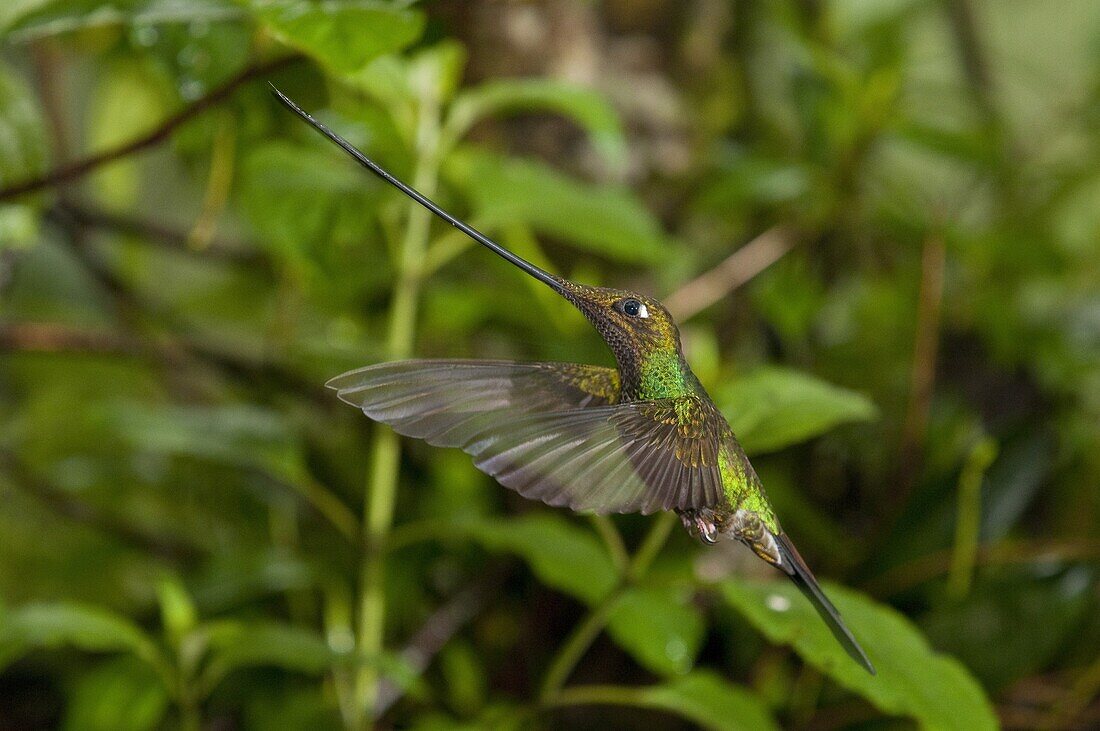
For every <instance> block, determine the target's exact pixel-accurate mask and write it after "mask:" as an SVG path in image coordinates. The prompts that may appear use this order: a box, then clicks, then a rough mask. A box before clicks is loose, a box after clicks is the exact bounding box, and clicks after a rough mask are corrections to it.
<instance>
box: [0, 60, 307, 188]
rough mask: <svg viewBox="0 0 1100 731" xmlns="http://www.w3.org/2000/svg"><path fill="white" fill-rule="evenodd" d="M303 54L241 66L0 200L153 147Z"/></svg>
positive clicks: (86, 172)
mask: <svg viewBox="0 0 1100 731" xmlns="http://www.w3.org/2000/svg"><path fill="white" fill-rule="evenodd" d="M302 58H303V56H301V55H299V54H294V55H290V56H283V57H281V58H277V59H275V60H273V61H267V62H265V63H261V64H258V65H256V66H250V67H249V68H246V69H244V70H243V71H241V72H240V73H238V74H237V75H236V76H234V77H233V78H231V79H230V80H229V81H227V82H225V83H224V84H222V85H221V86H219V87H218V88H217V89H215V90H214V91H212V92H210V93H209V94H207V95H206V96H203V97H200V98H199V99H196V100H195V101H194V102H192V103H191V104H189V105H187V106H186V107H184V108H183V109H181V110H180V111H178V112H177V113H176V114H174V115H172V116H171V117H169V118H167V119H165V120H164V121H163V122H161V123H160V124H159V125H158V126H157V127H156V128H154V129H152V130H150V131H149V132H147V133H146V134H144V135H142V136H140V137H137V138H135V139H133V140H130V141H129V142H126V143H123V144H121V145H119V146H117V147H112V148H111V149H109V150H104V151H103V152H100V153H96V154H94V155H90V156H89V157H86V158H84V159H83V160H77V161H76V162H73V163H68V164H65V165H62V166H60V167H58V168H54V169H53V170H50V171H47V172H46V173H44V174H42V175H40V176H38V177H37V178H31V179H30V180H25V181H23V182H21V183H15V184H14V185H10V186H8V187H6V188H0V201H4V200H8V199H10V198H15V197H16V196H20V195H24V194H26V193H32V192H35V191H38V190H42V189H43V188H48V187H51V186H54V185H59V184H61V183H66V182H69V181H71V180H74V179H76V178H79V177H82V176H84V175H87V174H88V173H90V172H91V171H93V170H95V169H96V168H99V167H102V166H103V165H106V164H108V163H111V162H114V161H115V160H118V159H120V158H123V157H126V156H127V155H132V154H133V153H135V152H140V151H142V150H144V149H146V148H149V147H153V146H155V145H157V144H159V143H161V142H163V141H165V140H166V139H168V138H169V137H170V136H171V134H172V133H173V132H175V131H176V129H177V128H178V127H179V126H180V125H182V124H184V123H185V122H187V121H189V120H191V119H192V118H194V117H196V116H198V115H200V114H202V113H203V112H205V111H207V110H208V109H210V108H211V107H214V106H216V105H217V104H219V103H221V102H222V101H223V100H224V99H226V98H227V97H229V96H230V95H231V94H232V93H233V92H235V91H236V90H237V88H238V87H240V86H242V85H244V84H246V83H248V82H249V81H252V80H253V79H255V78H256V77H258V76H263V75H265V74H271V73H274V72H276V71H279V70H280V69H282V68H284V67H285V66H287V65H289V64H291V63H293V62H295V61H298V60H300V59H302Z"/></svg>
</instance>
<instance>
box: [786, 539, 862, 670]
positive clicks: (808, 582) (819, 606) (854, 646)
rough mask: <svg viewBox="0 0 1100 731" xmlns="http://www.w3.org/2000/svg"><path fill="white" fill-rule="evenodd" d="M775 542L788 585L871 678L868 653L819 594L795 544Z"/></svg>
mask: <svg viewBox="0 0 1100 731" xmlns="http://www.w3.org/2000/svg"><path fill="white" fill-rule="evenodd" d="M775 541H776V543H777V544H778V546H779V555H780V556H782V557H783V563H782V564H780V566H779V568H781V569H783V571H785V572H786V573H787V575H788V576H790V577H791V581H793V582H794V584H795V586H797V587H798V588H799V590H800V591H801V592H802V593H803V594H805V595H806V598H807V599H809V600H810V603H811V604H813V605H814V609H816V610H817V613H818V614H820V615H821V618H822V619H824V620H825V624H827V625H828V626H829V629H830V630H831V631H832V633H833V636H834V637H836V639H837V642H839V643H840V644H841V646H842V647H843V648H844V650H845V651H846V652H847V653H848V654H849V655H850V656H851V658H852V659H853V660H855V661H856V662H858V663H859V664H860V665H862V666H863V667H864V669H866V670H867V672H869V673H870V674H871V675H874V674H875V666H874V665H872V664H871V661H870V660H869V659H868V658H867V653H865V652H864V651H863V648H862V647H860V646H859V643H858V642H856V638H855V637H853V636H852V632H851V630H849V629H848V627H847V626H846V625H845V624H844V620H843V619H841V618H840V612H838V611H837V609H836V607H834V606H833V603H832V602H831V601H829V597H827V596H825V592H823V591H822V590H821V587H820V586H819V585H818V583H817V579H815V578H814V575H813V573H811V572H810V568H809V567H808V566H807V565H806V562H805V561H803V560H802V556H800V555H799V553H798V549H797V548H795V547H794V544H793V543H791V541H790V539H789V538H787V536H786V535H783V534H780V535H778V536H776V537H775Z"/></svg>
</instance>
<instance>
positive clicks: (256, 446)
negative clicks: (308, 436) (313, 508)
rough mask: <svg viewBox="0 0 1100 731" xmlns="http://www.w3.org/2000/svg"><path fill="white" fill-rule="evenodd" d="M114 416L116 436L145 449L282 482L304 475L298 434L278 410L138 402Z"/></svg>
mask: <svg viewBox="0 0 1100 731" xmlns="http://www.w3.org/2000/svg"><path fill="white" fill-rule="evenodd" d="M110 416H111V418H110V422H111V423H112V424H113V426H114V428H115V429H116V430H117V432H118V433H119V434H120V435H121V436H123V437H124V438H125V439H127V440H128V441H129V442H130V443H131V444H133V445H134V446H135V447H137V448H140V449H145V450H149V451H153V452H163V453H171V454H186V455H190V456H193V457H198V458H200V459H208V460H212V461H216V462H223V463H227V464H232V465H236V466H240V467H252V468H258V469H265V470H267V471H268V472H270V473H271V474H273V475H275V476H277V477H282V478H286V477H287V476H290V475H296V474H297V473H298V472H299V471H300V464H301V453H300V445H299V443H298V439H297V436H296V435H295V434H294V432H293V431H292V430H291V429H290V428H289V427H288V426H287V425H286V423H285V421H284V420H283V418H282V417H281V416H280V415H278V414H276V413H275V412H273V411H268V410H266V409H260V408H257V407H253V406H246V405H234V406H224V407H209V408H200V407H180V406H168V405H163V404H162V405H158V406H151V405H143V404H136V403H134V404H125V405H123V404H119V405H118V407H117V408H116V409H114V410H112V411H111V412H110Z"/></svg>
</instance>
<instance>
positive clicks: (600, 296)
mask: <svg viewBox="0 0 1100 731" xmlns="http://www.w3.org/2000/svg"><path fill="white" fill-rule="evenodd" d="M559 281H560V282H561V285H560V289H559V291H560V292H561V294H562V296H563V297H565V298H566V299H567V300H569V301H570V302H572V303H573V305H574V306H575V307H576V308H577V309H578V310H580V311H581V313H583V314H584V316H585V317H586V318H587V319H588V321H589V322H591V323H592V325H593V326H594V327H595V328H596V330H597V331H598V332H599V333H600V335H601V336H603V339H604V340H605V341H607V344H608V345H609V346H610V347H611V350H612V351H613V352H614V353H615V354H616V355H617V356H618V355H620V353H621V351H622V350H624V349H627V350H631V351H634V352H636V353H641V354H646V353H654V352H662V351H664V352H679V350H680V333H679V330H677V328H676V323H675V322H673V320H672V315H670V314H669V313H668V310H666V309H665V306H664V305H662V304H661V303H660V302H658V301H657V300H655V299H653V298H652V297H646V296H645V295H641V294H638V293H637V292H631V291H629V290H625V289H611V288H609V287H587V286H585V285H583V284H575V283H574V282H570V281H569V280H565V279H560V280H559Z"/></svg>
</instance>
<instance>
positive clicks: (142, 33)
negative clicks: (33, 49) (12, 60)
mask: <svg viewBox="0 0 1100 731" xmlns="http://www.w3.org/2000/svg"><path fill="white" fill-rule="evenodd" d="M244 14H245V12H244V11H243V10H242V9H241V8H240V7H237V6H236V5H234V4H233V3H232V2H229V1H228V0H115V2H109V3H105V2H103V0H67V1H66V2H58V0H14V2H6V3H4V4H3V5H0V35H3V36H4V37H6V39H7V40H8V41H10V42H12V43H26V42H28V41H33V40H36V39H39V38H46V37H49V36H56V35H61V34H65V33H72V32H75V31H83V30H89V29H94V28H109V27H118V26H130V27H132V28H134V29H135V31H136V34H135V36H134V38H133V40H134V42H135V43H136V44H137V45H139V46H149V45H152V44H154V43H156V42H157V40H159V38H158V34H157V30H156V28H154V27H153V26H155V25H162V24H166V23H178V24H186V23H199V24H202V23H214V22H218V21H226V20H236V19H239V18H241V17H242V16H244Z"/></svg>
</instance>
